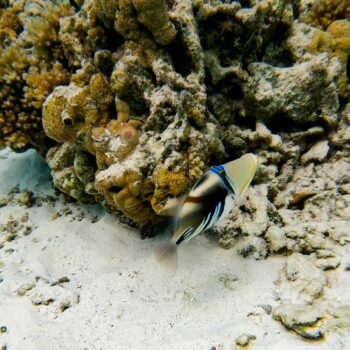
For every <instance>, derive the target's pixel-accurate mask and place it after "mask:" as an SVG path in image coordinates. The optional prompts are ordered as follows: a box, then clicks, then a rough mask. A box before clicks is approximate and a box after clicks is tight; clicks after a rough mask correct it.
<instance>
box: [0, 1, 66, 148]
mask: <svg viewBox="0 0 350 350" xmlns="http://www.w3.org/2000/svg"><path fill="white" fill-rule="evenodd" d="M27 5H28V6H27ZM71 13H72V8H71V7H70V5H69V4H68V3H67V2H65V1H59V2H37V3H33V4H31V5H30V4H25V3H24V2H22V1H20V2H14V3H13V4H12V6H9V7H5V8H4V9H2V10H1V11H0V33H1V34H2V35H1V40H0V47H1V53H0V85H1V87H2V88H1V92H0V127H1V129H0V147H4V146H9V147H11V148H13V149H18V150H21V149H23V148H25V147H27V146H28V145H29V144H31V145H32V146H35V147H36V148H37V149H39V150H40V149H41V148H42V147H43V146H44V144H45V141H44V140H43V138H44V134H43V132H42V128H41V107H42V104H43V102H44V100H45V98H46V97H47V96H48V94H49V93H50V92H51V91H52V90H53V89H54V87H55V86H57V85H60V84H65V83H67V81H68V79H69V74H68V72H67V71H66V69H65V68H64V56H63V53H62V48H61V44H60V42H59V41H58V35H57V34H58V33H57V31H58V27H59V19H60V18H61V17H64V16H67V15H69V14H71ZM21 31H22V32H21ZM46 142H47V140H46Z"/></svg>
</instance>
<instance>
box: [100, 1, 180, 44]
mask: <svg viewBox="0 0 350 350" xmlns="http://www.w3.org/2000/svg"><path fill="white" fill-rule="evenodd" d="M96 10H97V14H98V16H99V17H100V18H101V19H102V20H103V21H104V23H106V25H107V26H111V25H112V22H113V21H114V27H115V29H116V30H117V31H118V32H119V33H120V34H121V35H123V37H124V38H125V39H132V40H138V39H140V38H142V37H145V36H146V35H147V34H145V32H144V31H143V30H142V29H141V26H140V25H139V24H143V25H144V26H145V27H146V28H147V29H148V30H149V31H150V32H151V33H152V35H153V37H154V40H155V42H156V43H157V44H160V45H168V44H170V43H171V41H172V40H173V39H174V38H175V36H176V29H175V27H174V25H173V23H172V22H171V21H170V19H169V15H168V12H167V11H168V9H167V4H166V2H165V0H151V1H145V0H121V1H118V2H117V1H106V0H99V1H97V3H96Z"/></svg>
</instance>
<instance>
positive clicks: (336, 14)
mask: <svg viewBox="0 0 350 350" xmlns="http://www.w3.org/2000/svg"><path fill="white" fill-rule="evenodd" d="M346 18H350V0H316V1H315V2H314V4H313V6H312V8H311V10H310V11H309V12H307V13H306V14H305V15H304V16H302V18H301V20H302V21H303V22H305V23H310V24H312V25H315V26H319V27H322V28H323V29H327V27H328V26H329V25H330V24H331V23H332V22H333V21H335V20H337V19H346Z"/></svg>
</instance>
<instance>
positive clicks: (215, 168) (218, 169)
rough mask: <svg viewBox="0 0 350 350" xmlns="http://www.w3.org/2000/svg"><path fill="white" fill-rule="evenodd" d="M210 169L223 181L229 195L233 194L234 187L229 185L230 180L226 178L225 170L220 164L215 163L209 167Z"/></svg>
mask: <svg viewBox="0 0 350 350" xmlns="http://www.w3.org/2000/svg"><path fill="white" fill-rule="evenodd" d="M210 170H211V171H212V172H213V173H214V174H217V175H218V176H219V177H220V179H221V180H222V182H223V183H224V185H225V187H226V188H227V190H228V191H230V192H231V195H234V194H235V190H234V188H233V187H232V186H231V184H230V182H229V181H228V180H227V177H226V171H225V169H224V167H223V166H222V165H216V166H213V167H211V168H210Z"/></svg>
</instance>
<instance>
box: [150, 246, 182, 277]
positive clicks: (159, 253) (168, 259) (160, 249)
mask: <svg viewBox="0 0 350 350" xmlns="http://www.w3.org/2000/svg"><path fill="white" fill-rule="evenodd" d="M154 254H155V257H156V259H157V261H158V262H159V263H160V264H161V265H162V266H164V267H166V268H167V269H168V270H170V271H172V272H175V271H176V269H177V245H176V243H175V242H173V241H172V240H169V241H164V242H161V243H159V244H158V246H157V247H156V248H155V250H154Z"/></svg>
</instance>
